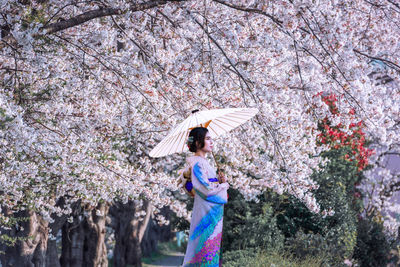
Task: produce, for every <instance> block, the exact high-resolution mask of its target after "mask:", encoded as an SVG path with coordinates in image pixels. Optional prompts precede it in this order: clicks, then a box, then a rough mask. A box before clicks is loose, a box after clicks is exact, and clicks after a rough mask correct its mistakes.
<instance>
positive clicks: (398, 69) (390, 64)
mask: <svg viewBox="0 0 400 267" xmlns="http://www.w3.org/2000/svg"><path fill="white" fill-rule="evenodd" d="M353 51H354V52H356V53H357V54H360V55H362V56H364V57H367V58H370V59H374V60H379V61H382V62H384V63H386V65H388V66H389V67H392V68H394V69H396V70H397V71H400V66H399V65H397V64H396V63H394V62H393V61H390V60H387V59H384V58H379V57H374V56H370V55H367V54H365V53H363V52H361V51H360V50H357V49H353Z"/></svg>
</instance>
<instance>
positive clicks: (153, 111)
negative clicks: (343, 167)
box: [0, 0, 400, 220]
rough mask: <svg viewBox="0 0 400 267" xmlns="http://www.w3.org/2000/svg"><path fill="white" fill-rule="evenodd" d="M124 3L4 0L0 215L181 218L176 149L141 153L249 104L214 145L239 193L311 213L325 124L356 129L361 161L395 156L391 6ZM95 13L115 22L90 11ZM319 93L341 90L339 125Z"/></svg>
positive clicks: (398, 54)
mask: <svg viewBox="0 0 400 267" xmlns="http://www.w3.org/2000/svg"><path fill="white" fill-rule="evenodd" d="M131 2H132V1H124V0H118V1H106V2H101V3H100V2H93V1H89V2H76V1H61V0H52V1H45V2H43V1H18V0H10V1H0V11H1V13H2V14H4V15H3V16H0V25H2V39H1V42H0V108H1V109H0V188H1V189H2V191H3V192H4V194H1V195H0V204H1V206H2V207H4V208H8V209H11V210H14V211H17V210H19V209H24V208H32V209H35V210H36V211H38V212H40V213H41V214H42V215H43V216H44V218H46V219H48V220H51V214H52V213H58V214H69V213H70V212H71V210H70V209H68V207H66V208H64V209H61V208H59V207H56V205H55V203H56V200H57V199H59V198H60V197H65V198H66V199H67V200H68V201H70V202H74V201H77V200H81V201H82V203H83V204H85V205H87V206H92V207H95V206H97V203H98V202H99V201H100V200H105V201H113V200H121V201H128V200H129V199H143V198H146V199H151V200H152V202H153V204H154V205H155V207H156V208H155V209H154V210H155V211H157V209H159V208H161V207H162V206H165V205H169V206H171V207H172V209H173V210H174V211H175V212H177V213H178V214H179V215H180V216H184V217H188V216H189V214H188V211H187V210H186V205H185V203H184V202H183V201H181V200H179V197H178V196H177V194H176V192H177V191H178V187H177V185H176V183H175V182H174V181H176V176H177V175H176V170H177V169H179V168H180V167H181V166H182V165H183V163H184V156H185V155H172V156H169V157H165V158H163V159H152V158H150V157H149V156H148V153H149V151H151V149H152V148H153V147H154V146H155V145H156V144H157V143H158V142H160V140H162V138H163V137H165V136H166V135H167V133H168V131H169V130H171V129H172V128H173V127H174V126H175V125H176V124H177V123H179V122H180V121H182V120H183V119H184V118H185V117H186V116H187V115H189V114H190V112H191V110H193V109H206V108H207V109H210V108H223V107H255V108H258V109H259V110H260V113H259V114H258V115H257V116H256V118H254V119H253V120H252V121H250V122H248V123H246V124H245V125H243V126H241V127H239V128H238V129H236V130H235V131H233V132H231V133H230V134H228V135H225V136H223V137H221V138H219V139H218V140H217V142H216V143H217V146H216V150H217V151H216V152H217V153H216V154H218V155H220V156H221V158H223V159H225V162H224V168H225V172H226V174H227V176H229V182H230V183H231V184H232V185H233V186H234V187H235V188H238V189H240V190H241V192H242V193H243V194H244V195H245V196H246V197H247V198H248V199H256V197H257V195H258V194H260V193H261V192H262V191H264V190H267V189H270V188H271V189H273V190H275V191H276V192H278V193H282V192H288V193H290V194H293V195H295V196H296V197H298V198H299V199H302V200H303V201H304V202H305V203H306V205H307V206H308V207H309V208H310V209H311V210H313V211H315V212H318V211H319V205H318V203H317V202H316V201H315V198H314V196H313V195H312V194H311V193H310V192H312V190H313V189H315V188H317V187H318V185H317V184H315V182H313V181H312V180H311V179H310V178H309V177H310V175H311V173H312V171H313V170H314V169H317V168H318V165H319V163H320V162H321V161H322V160H323V159H321V158H320V157H319V156H318V155H319V154H320V152H321V151H323V150H324V149H325V147H324V146H325V145H321V146H318V145H317V141H316V140H317V136H316V135H317V132H316V131H314V130H313V129H316V128H317V126H318V121H320V120H322V119H323V118H325V117H326V116H327V117H328V118H329V120H330V121H331V123H332V124H331V125H339V123H342V125H343V127H345V128H340V129H339V128H338V129H336V131H339V130H340V131H344V129H348V128H349V126H350V124H351V122H354V121H357V120H356V118H357V119H358V120H362V121H363V122H364V124H363V125H360V126H355V127H354V128H352V130H349V132H347V133H346V134H347V135H351V132H352V131H353V130H354V131H358V130H361V129H362V132H363V133H365V136H366V138H368V139H370V140H372V141H373V145H374V147H373V148H374V150H375V152H376V154H375V155H372V156H371V157H370V161H371V163H379V161H381V157H380V155H382V154H384V153H386V152H388V151H394V152H396V151H397V152H398V151H400V148H399V144H400V134H399V133H400V131H399V128H400V125H399V123H398V122H399V120H400V119H399V118H400V115H399V107H400V94H399V89H398V88H399V87H398V82H399V76H398V66H399V64H400V63H399V61H398V59H399V58H400V50H399V47H398V40H397V39H398V38H397V36H398V35H399V30H398V26H397V25H398V24H399V23H400V15H399V14H400V13H399V12H397V10H396V6H395V5H393V4H391V3H390V2H382V4H379V5H375V4H373V3H369V2H368V1H363V0H355V1H347V2H345V3H344V2H343V1H311V0H306V1H284V0H279V1H274V2H271V1H261V2H260V1H259V2H257V1H250V2H249V1H244V0H235V1H225V0H218V1H214V0H206V1H159V3H160V4H159V5H158V6H151V5H147V9H143V10H137V9H135V10H134V9H133V8H134V7H137V6H140V5H141V3H142V2H143V3H144V2H145V1H141V2H140V3H139V2H138V3H137V5H132V4H131ZM156 2H157V1H156ZM164 2H165V3H164ZM106 7H110V10H114V11H115V12H116V13H115V14H113V15H110V16H102V17H100V15H99V16H98V17H95V18H93V16H94V15H95V14H103V13H102V12H103V11H104V10H105V9H106ZM107 10H108V9H107ZM366 14H369V15H368V16H366ZM89 15H90V16H89ZM89 17H90V18H91V19H88V20H86V21H79V20H82V19H83V18H89ZM75 22H79V23H75ZM74 23H75V24H74ZM371 61H374V62H378V65H379V64H380V65H383V66H384V67H383V68H384V70H383V71H381V72H377V71H376V64H375V66H374V64H372V63H371ZM380 65H379V66H380ZM377 73H378V74H379V73H382V75H378V74H377ZM372 74H373V75H372ZM377 75H378V76H377ZM385 75H386V76H387V77H389V78H390V79H391V80H392V81H390V82H386V81H387V80H389V78H387V77H386V76H385ZM378 81H385V82H380V83H379V84H377V83H378ZM326 88H330V90H331V91H332V93H335V94H336V95H343V97H342V98H341V100H340V103H339V102H337V106H338V108H339V109H340V111H341V112H342V113H341V114H342V115H341V116H334V115H333V114H332V112H331V111H330V109H329V106H327V105H325V104H323V101H322V99H320V98H318V99H317V98H314V99H312V96H313V95H315V94H316V93H318V92H321V91H325V89H326ZM314 102H317V103H316V105H317V106H318V108H314ZM352 109H354V114H351V113H350V111H351V110H352ZM330 130H332V131H334V130H335V129H330ZM356 135H357V136H355V138H356V140H357V142H358V143H356V144H355V146H357V145H358V144H359V142H361V136H362V135H361V133H357V134H356ZM355 149H357V147H355ZM357 151H359V152H361V151H360V150H357ZM357 153H358V152H356V154H355V156H354V160H356V157H358V156H360V155H359V154H357ZM352 157H353V155H349V159H350V158H352ZM365 164H366V163H365ZM360 166H361V167H363V166H364V163H362V165H360ZM385 177H386V178H385V179H389V178H388V176H385ZM370 181H371V183H372V182H373V181H372V176H371V180H370ZM366 186H367V185H366ZM374 203H378V202H377V201H374ZM374 205H375V204H374ZM376 206H379V205H376Z"/></svg>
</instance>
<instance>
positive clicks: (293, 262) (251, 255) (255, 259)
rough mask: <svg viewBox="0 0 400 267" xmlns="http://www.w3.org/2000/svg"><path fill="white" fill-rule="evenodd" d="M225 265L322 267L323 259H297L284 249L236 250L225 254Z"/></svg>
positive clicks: (238, 266) (244, 266)
mask: <svg viewBox="0 0 400 267" xmlns="http://www.w3.org/2000/svg"><path fill="white" fill-rule="evenodd" d="M223 266H229V267H246V266H249V267H250V266H251V267H288V266H290V267H320V266H323V261H322V259H320V258H319V257H317V256H308V257H306V258H305V259H301V260H300V259H296V258H295V257H293V256H292V255H290V254H289V253H287V252H284V251H282V250H267V251H265V250H254V249H247V250H236V251H229V252H227V253H225V254H224V256H223Z"/></svg>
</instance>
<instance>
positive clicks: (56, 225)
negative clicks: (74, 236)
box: [46, 197, 80, 267]
mask: <svg viewBox="0 0 400 267" xmlns="http://www.w3.org/2000/svg"><path fill="white" fill-rule="evenodd" d="M56 205H57V206H58V207H61V208H64V207H65V199H64V198H63V197H62V198H60V199H59V200H58V201H57V204H56ZM79 205H80V201H78V202H75V203H73V204H72V205H71V208H72V210H74V209H75V208H74V207H77V206H79ZM67 218H68V215H62V216H61V217H59V216H57V215H55V214H53V215H52V219H53V220H54V222H53V223H51V224H50V226H49V227H50V229H51V233H52V234H53V236H54V237H56V236H57V234H58V232H59V231H60V230H61V229H62V227H63V225H64V224H65V223H66V222H67ZM46 266H47V267H61V264H60V259H59V258H58V250H57V240H52V239H49V240H48V241H47V252H46Z"/></svg>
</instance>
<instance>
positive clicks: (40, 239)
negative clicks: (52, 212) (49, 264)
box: [0, 210, 49, 267]
mask: <svg viewBox="0 0 400 267" xmlns="http://www.w3.org/2000/svg"><path fill="white" fill-rule="evenodd" d="M6 215H8V216H13V217H14V218H20V219H22V218H25V219H26V220H25V221H20V222H18V225H15V226H13V227H12V229H11V230H4V229H1V233H2V234H7V235H9V236H11V237H16V238H23V240H19V241H17V243H16V244H15V246H12V247H8V246H6V245H4V244H1V251H3V252H4V254H0V261H1V265H2V266H4V267H6V266H7V267H8V266H15V267H25V266H26V267H28V266H29V267H42V266H43V267H44V266H45V256H46V251H47V240H48V235H49V230H48V229H49V228H48V222H47V221H45V220H44V219H43V218H42V217H41V216H39V215H38V214H36V213H35V212H33V211H27V210H24V211H19V212H17V213H15V214H10V213H8V214H7V213H6Z"/></svg>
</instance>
